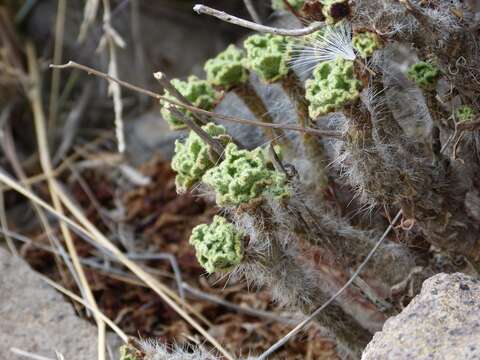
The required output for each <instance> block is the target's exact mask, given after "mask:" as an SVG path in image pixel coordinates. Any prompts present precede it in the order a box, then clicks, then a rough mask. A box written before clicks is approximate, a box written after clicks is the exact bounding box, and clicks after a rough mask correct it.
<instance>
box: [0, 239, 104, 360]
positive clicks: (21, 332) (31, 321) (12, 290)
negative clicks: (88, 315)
mask: <svg viewBox="0 0 480 360" xmlns="http://www.w3.org/2000/svg"><path fill="white" fill-rule="evenodd" d="M12 347H15V348H18V349H21V350H23V351H28V352H32V353H35V354H38V355H41V356H44V357H47V358H51V359H56V355H55V350H56V351H58V352H59V353H61V354H63V355H64V356H65V359H72V360H73V359H75V360H92V359H96V358H97V354H96V349H97V331H96V330H95V327H94V326H92V325H90V324H89V323H87V322H86V321H84V320H81V319H80V318H79V317H78V316H76V315H75V313H74V310H73V308H72V306H71V305H70V304H68V303H67V302H66V301H65V300H64V299H63V297H62V296H61V295H60V294H59V293H57V292H56V291H55V290H54V289H52V288H51V287H50V286H49V285H47V284H46V283H45V282H43V281H42V280H41V279H40V278H39V277H38V275H37V274H36V273H35V272H34V271H32V270H31V269H30V268H29V267H28V265H27V264H26V263H25V262H24V261H23V260H21V259H20V258H17V257H14V256H12V255H10V254H9V253H7V252H6V251H5V250H4V249H2V248H0V359H11V360H15V359H24V358H23V357H20V356H18V355H15V354H13V353H12V352H11V350H10V349H11V348H12Z"/></svg>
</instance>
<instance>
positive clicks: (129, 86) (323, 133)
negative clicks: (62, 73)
mask: <svg viewBox="0 0 480 360" xmlns="http://www.w3.org/2000/svg"><path fill="white" fill-rule="evenodd" d="M50 67H51V68H58V69H68V68H73V69H79V70H82V71H85V72H87V73H88V74H93V75H95V76H98V77H101V78H104V79H107V80H111V81H115V82H117V83H118V84H120V85H121V86H123V87H125V88H127V89H130V90H133V91H137V92H140V93H142V94H145V95H148V96H150V97H152V98H154V99H156V100H162V101H165V102H168V103H171V104H173V105H176V106H179V107H182V108H185V109H187V110H190V111H191V112H194V113H197V114H203V115H206V116H209V117H212V118H216V119H220V120H224V121H229V122H235V123H239V124H245V125H253V126H259V127H270V128H274V129H284V130H292V131H298V132H303V133H308V134H312V135H317V136H324V137H332V138H337V139H341V138H342V137H343V134H342V133H341V132H340V131H333V130H319V129H313V128H308V127H300V126H295V125H288V124H272V123H264V122H259V121H255V120H248V119H242V118H239V117H236V116H230V115H225V114H217V113H214V112H211V111H207V110H203V109H199V108H196V107H194V106H190V105H187V104H185V103H182V102H178V101H175V100H172V99H170V98H168V97H165V96H162V95H160V94H157V93H155V92H153V91H150V90H146V89H142V88H140V87H138V86H135V85H133V84H130V83H128V82H126V81H122V80H119V79H115V78H112V77H111V76H109V75H107V74H105V73H102V72H101V71H98V70H95V69H92V68H91V67H88V66H85V65H81V64H78V63H76V62H74V61H69V62H68V63H66V64H63V65H53V64H52V65H50Z"/></svg>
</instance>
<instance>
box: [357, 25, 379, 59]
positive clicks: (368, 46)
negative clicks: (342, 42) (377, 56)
mask: <svg viewBox="0 0 480 360" xmlns="http://www.w3.org/2000/svg"><path fill="white" fill-rule="evenodd" d="M352 45H353V47H354V49H355V50H356V51H357V53H358V54H359V55H360V56H361V57H362V58H364V59H366V58H368V57H370V56H372V55H373V52H374V51H375V50H377V49H378V48H379V46H380V43H379V40H378V36H377V35H376V34H375V33H372V32H369V31H367V32H362V33H358V34H356V35H355V36H354V37H353V38H352Z"/></svg>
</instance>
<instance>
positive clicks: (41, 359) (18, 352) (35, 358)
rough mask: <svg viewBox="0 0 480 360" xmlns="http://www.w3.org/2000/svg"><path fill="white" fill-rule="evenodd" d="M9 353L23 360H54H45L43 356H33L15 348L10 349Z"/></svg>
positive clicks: (49, 359)
mask: <svg viewBox="0 0 480 360" xmlns="http://www.w3.org/2000/svg"><path fill="white" fill-rule="evenodd" d="M10 351H11V352H12V353H14V354H16V355H19V356H21V357H23V358H25V359H32V360H54V359H52V358H47V357H45V356H41V355H38V354H34V353H32V352H29V351H25V350H21V349H17V348H15V347H12V348H10Z"/></svg>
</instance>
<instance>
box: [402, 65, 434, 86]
mask: <svg viewBox="0 0 480 360" xmlns="http://www.w3.org/2000/svg"><path fill="white" fill-rule="evenodd" d="M407 75H408V77H409V78H410V79H411V80H412V81H414V82H415V83H416V84H417V85H418V86H419V87H421V88H423V89H425V90H432V89H434V88H435V87H436V85H437V80H438V77H439V76H440V70H439V69H438V68H437V67H436V66H435V65H433V64H431V63H428V62H425V61H419V62H418V63H416V64H413V65H412V66H410V68H409V69H408V72H407Z"/></svg>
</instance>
